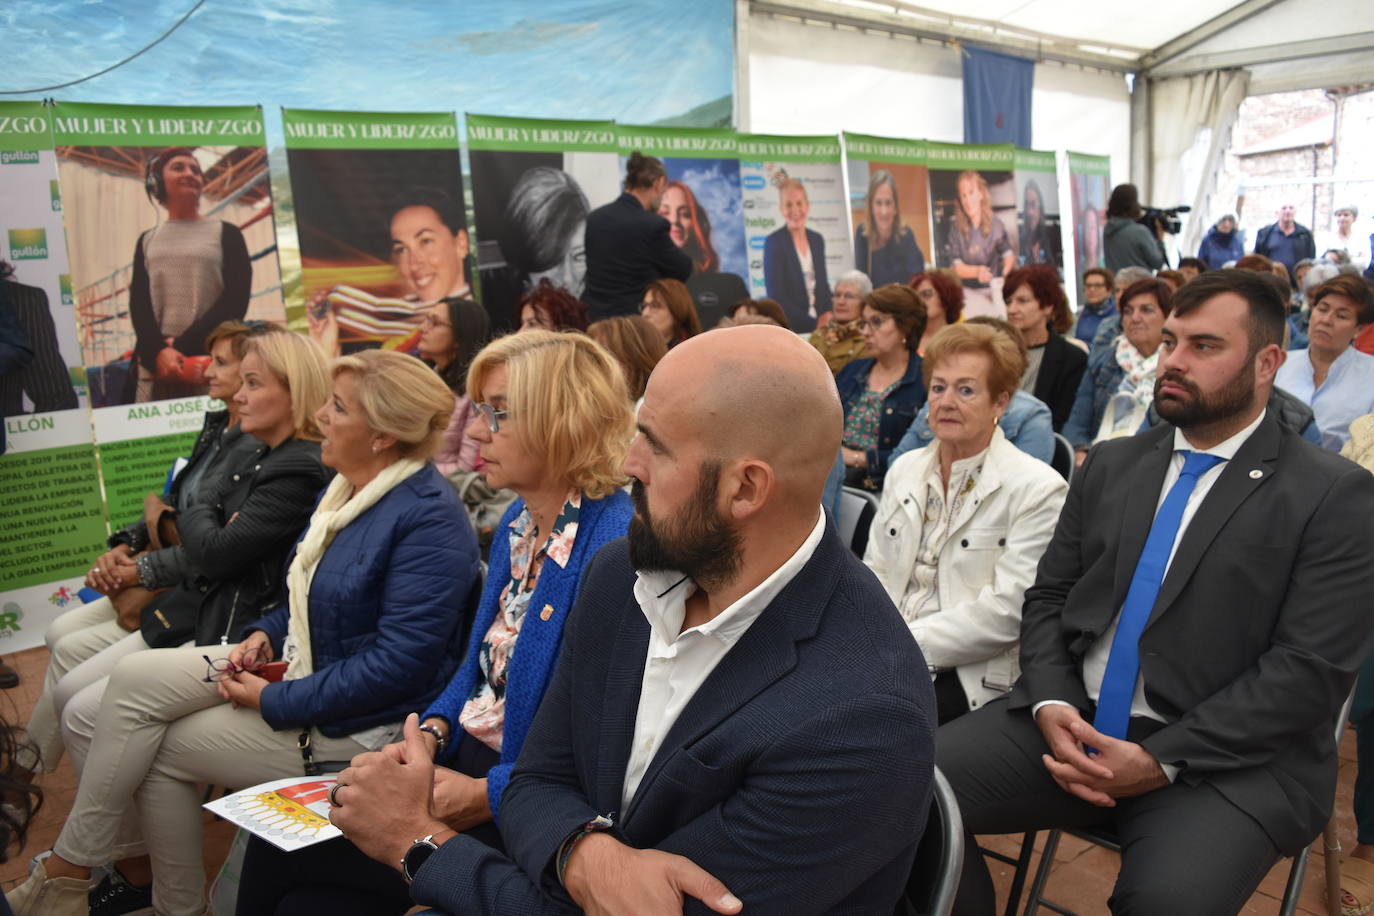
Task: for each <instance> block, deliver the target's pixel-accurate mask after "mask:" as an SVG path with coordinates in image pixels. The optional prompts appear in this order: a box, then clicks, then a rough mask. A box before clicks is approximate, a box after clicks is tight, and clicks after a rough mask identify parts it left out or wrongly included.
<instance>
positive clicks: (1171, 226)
mask: <svg viewBox="0 0 1374 916" xmlns="http://www.w3.org/2000/svg"><path fill="white" fill-rule="evenodd" d="M1143 209H1144V211H1145V212H1144V213H1142V214H1140V219H1138V220H1136V222H1137V223H1140V225H1142V226H1144V227H1145V228H1146V229H1149V230H1150V232H1151V234H1153V233H1154V231H1155V223H1156V222H1158V223H1159V225H1161V226H1163V227H1164V231H1165V232H1167V233H1169V234H1170V235H1178V234H1179V233H1180V232H1182V231H1183V223H1181V222H1180V221H1179V218H1178V215H1179V214H1180V213H1191V212H1193V208H1192V207H1189V206H1185V205H1179V206H1177V207H1170V208H1169V209H1168V210H1161V209H1160V208H1159V207H1144V208H1143Z"/></svg>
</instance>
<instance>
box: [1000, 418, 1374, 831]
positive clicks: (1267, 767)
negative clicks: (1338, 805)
mask: <svg viewBox="0 0 1374 916" xmlns="http://www.w3.org/2000/svg"><path fill="white" fill-rule="evenodd" d="M1173 434H1174V429H1173V427H1172V426H1168V425H1165V426H1162V427H1159V428H1156V429H1152V430H1150V431H1148V432H1145V433H1141V434H1139V435H1137V436H1134V437H1132V438H1129V439H1116V440H1111V441H1108V442H1104V443H1102V444H1101V445H1099V446H1097V447H1096V448H1094V449H1093V451H1092V452H1090V453H1089V455H1088V458H1087V460H1086V461H1085V462H1084V464H1083V467H1082V469H1081V470H1080V471H1079V473H1077V474H1075V475H1074V479H1073V485H1072V487H1071V488H1070V490H1069V496H1068V500H1067V502H1066V503H1065V505H1064V511H1063V514H1062V515H1061V517H1060V520H1059V526H1058V528H1057V529H1056V530H1055V535H1054V539H1053V540H1052V541H1051V542H1050V546H1049V548H1048V549H1047V550H1046V552H1045V556H1044V558H1043V559H1042V560H1041V562H1040V568H1039V571H1038V575H1037V580H1036V583H1035V585H1034V586H1032V587H1031V588H1030V589H1029V590H1028V591H1027V592H1026V603H1025V607H1024V610H1023V614H1022V629H1021V668H1022V675H1021V679H1020V681H1019V682H1018V683H1017V685H1016V687H1015V689H1014V690H1013V692H1012V697H1011V704H1012V706H1013V707H1016V706H1021V707H1025V706H1029V705H1032V704H1034V703H1037V702H1039V701H1041V700H1048V699H1061V700H1067V701H1069V702H1071V703H1073V704H1074V705H1075V706H1077V707H1078V708H1079V710H1081V711H1082V712H1084V713H1085V714H1086V713H1090V712H1091V709H1090V707H1091V704H1090V702H1089V700H1088V696H1087V693H1086V691H1085V689H1084V686H1083V657H1084V654H1085V653H1086V652H1087V650H1088V648H1089V647H1090V646H1091V645H1092V643H1093V641H1094V640H1096V639H1097V638H1098V637H1099V636H1100V635H1101V634H1102V633H1103V632H1104V631H1105V630H1106V629H1107V627H1108V626H1109V625H1110V624H1111V622H1112V620H1113V619H1114V618H1115V616H1116V614H1117V611H1118V609H1119V608H1120V607H1121V604H1122V601H1123V600H1124V599H1125V596H1126V589H1127V588H1128V586H1129V585H1130V581H1131V576H1132V574H1133V573H1134V571H1135V565H1136V562H1137V560H1138V558H1139V556H1140V553H1141V550H1142V549H1143V548H1144V546H1145V539H1146V536H1147V535H1148V533H1149V529H1150V524H1151V522H1152V521H1153V519H1154V513H1155V507H1156V504H1157V502H1158V499H1159V492H1160V487H1161V486H1162V485H1163V481H1164V475H1165V471H1166V470H1167V467H1168V464H1169V460H1170V457H1171V456H1172V453H1173V448H1172V446H1173ZM1372 543H1374V476H1371V475H1370V473H1369V472H1368V471H1366V470H1364V469H1363V468H1361V467H1359V466H1358V465H1355V464H1353V463H1351V462H1349V461H1346V460H1345V459H1342V458H1340V457H1338V456H1336V455H1333V454H1331V453H1330V452H1326V451H1323V450H1322V449H1320V448H1317V447H1316V446H1314V445H1312V444H1311V443H1309V442H1306V441H1304V440H1303V439H1301V438H1300V437H1298V436H1297V435H1295V434H1294V433H1292V432H1291V431H1289V430H1287V429H1284V428H1282V427H1281V426H1280V425H1279V424H1278V422H1277V421H1276V420H1275V418H1274V415H1273V413H1272V412H1271V413H1270V414H1269V415H1267V416H1266V417H1265V419H1264V421H1263V422H1262V423H1261V424H1260V425H1259V427H1258V428H1257V429H1256V430H1255V432H1254V434H1253V435H1252V436H1251V437H1250V439H1249V440H1248V441H1246V443H1245V444H1244V445H1243V446H1242V447H1241V449H1240V451H1239V452H1238V453H1237V454H1236V457H1235V458H1234V459H1233V460H1232V461H1230V462H1229V463H1228V465H1227V466H1226V467H1225V468H1224V469H1223V470H1222V472H1221V476H1220V477H1219V478H1218V479H1217V481H1216V484H1215V485H1214V486H1213V487H1212V489H1211V491H1210V492H1209V493H1208V494H1207V497H1206V499H1205V500H1204V501H1203V503H1202V505H1201V507H1200V508H1199V510H1198V512H1197V515H1196V516H1195V517H1194V518H1193V520H1192V522H1191V523H1190V524H1189V526H1188V528H1187V529H1186V530H1185V531H1184V534H1183V539H1182V541H1181V542H1180V543H1179V546H1178V551H1177V553H1176V554H1175V556H1174V560H1173V563H1172V564H1171V565H1170V567H1169V571H1168V573H1167V575H1166V576H1165V579H1164V583H1163V586H1162V588H1161V589H1160V593H1159V598H1158V600H1157V601H1156V603H1155V606H1154V609H1153V611H1152V612H1151V615H1150V620H1149V622H1148V623H1147V624H1146V627H1145V631H1144V633H1143V634H1142V635H1141V638H1140V664H1141V672H1142V674H1143V676H1144V682H1145V695H1146V699H1147V700H1148V701H1149V703H1150V707H1151V708H1152V709H1154V710H1155V711H1156V712H1158V713H1159V714H1160V715H1161V716H1163V717H1164V718H1165V720H1166V724H1164V725H1163V726H1160V727H1158V728H1157V730H1154V731H1153V733H1151V734H1149V736H1148V737H1146V738H1144V740H1143V742H1142V743H1143V744H1144V746H1145V747H1146V749H1148V750H1149V751H1150V752H1151V753H1152V754H1154V755H1155V757H1157V758H1158V759H1159V760H1160V761H1161V762H1163V763H1168V764H1174V765H1176V766H1178V767H1180V768H1181V772H1180V773H1179V776H1178V778H1179V779H1180V780H1183V781H1185V782H1187V783H1190V784H1198V783H1204V782H1205V783H1208V784H1210V785H1211V786H1213V787H1214V788H1216V789H1217V790H1218V791H1219V792H1221V793H1222V795H1224V796H1225V797H1226V798H1227V799H1229V800H1230V801H1231V802H1232V803H1234V804H1235V805H1236V806H1237V807H1239V808H1241V809H1242V810H1244V811H1246V812H1248V813H1249V814H1250V815H1251V816H1253V817H1254V818H1255V819H1256V820H1258V821H1259V822H1260V824H1261V825H1262V826H1263V827H1264V828H1265V830H1266V831H1267V832H1268V833H1269V835H1270V838H1271V839H1273V841H1274V843H1275V845H1276V846H1278V847H1279V849H1280V850H1282V851H1283V852H1284V853H1285V854H1288V855H1291V854H1293V853H1295V852H1296V851H1297V850H1298V849H1300V848H1302V847H1303V846H1304V845H1306V844H1307V843H1309V842H1311V840H1312V838H1313V837H1314V836H1316V834H1317V833H1318V832H1319V831H1320V830H1321V828H1322V826H1323V825H1324V824H1325V823H1326V821H1327V819H1328V817H1329V816H1330V813H1331V805H1332V796H1333V794H1334V791H1335V784H1336V749H1335V746H1334V743H1333V740H1332V732H1333V730H1334V718H1335V715H1336V713H1337V711H1338V710H1339V708H1340V706H1341V703H1342V702H1343V700H1344V699H1345V697H1346V695H1347V693H1348V692H1349V691H1350V687H1351V684H1352V683H1353V682H1354V679H1355V673H1356V671H1357V670H1358V669H1359V667H1360V665H1361V663H1363V662H1364V660H1365V656H1366V655H1368V653H1369V650H1370V646H1371V643H1374V626H1371V625H1370V623H1371V619H1370V614H1369V602H1370V599H1371V596H1374V563H1371V562H1370V558H1369V557H1370V554H1369V545H1370V544H1372Z"/></svg>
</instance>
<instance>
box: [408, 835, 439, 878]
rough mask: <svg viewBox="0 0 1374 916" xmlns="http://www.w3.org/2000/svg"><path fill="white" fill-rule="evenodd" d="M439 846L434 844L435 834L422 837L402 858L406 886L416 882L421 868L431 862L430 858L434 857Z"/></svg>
mask: <svg viewBox="0 0 1374 916" xmlns="http://www.w3.org/2000/svg"><path fill="white" fill-rule="evenodd" d="M438 848H439V845H438V844H437V843H435V842H434V834H432V833H431V834H430V835H429V836H422V837H420V838H419V839H418V840H416V841H415V842H414V843H411V844H410V848H409V849H407V850H406V854H405V855H404V856H402V857H401V874H402V875H404V876H405V879H406V884H409V883H410V882H412V881H414V880H415V876H416V875H417V874H419V873H420V867H421V866H422V865H424V864H425V863H426V862H428V861H429V857H430V856H432V855H434V851H435V850H436V849H438Z"/></svg>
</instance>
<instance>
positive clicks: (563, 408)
mask: <svg viewBox="0 0 1374 916" xmlns="http://www.w3.org/2000/svg"><path fill="white" fill-rule="evenodd" d="M497 367H505V370H506V373H507V377H508V380H509V381H508V384H509V391H508V393H507V395H506V412H508V413H509V414H510V416H512V417H518V418H519V420H520V423H519V426H518V430H519V431H518V433H517V435H518V436H520V437H521V439H522V440H523V441H522V442H521V445H522V446H524V447H525V448H526V449H528V450H530V451H531V452H533V453H535V454H538V455H539V456H541V458H542V459H543V461H544V463H545V466H546V472H547V473H548V474H549V475H550V476H552V477H566V478H567V481H568V483H569V484H570V485H571V486H572V487H573V488H575V489H578V490H583V491H585V492H586V494H587V495H588V496H590V497H591V498H593V499H601V498H602V497H605V496H606V495H608V494H610V493H611V492H612V491H614V490H616V489H618V488H620V487H622V486H624V484H625V480H626V478H625V474H624V471H623V470H622V469H621V465H622V464H623V463H624V461H625V453H626V452H627V451H629V447H630V440H631V439H632V438H634V418H633V417H632V416H631V414H630V408H629V403H630V395H629V391H628V389H627V388H626V386H625V378H624V375H623V374H622V372H621V370H620V367H619V366H618V365H617V364H616V362H615V358H614V357H612V356H611V354H609V353H608V352H606V350H605V349H604V348H602V347H601V346H600V345H599V344H597V343H596V342H595V341H594V340H592V339H591V338H590V337H584V336H582V335H580V334H556V333H554V332H552V331H523V332H521V333H520V334H511V335H507V336H505V337H502V338H499V339H498V340H495V341H493V342H492V343H490V344H488V345H487V347H486V348H485V349H483V350H482V352H481V353H479V354H477V358H476V359H475V360H473V362H472V366H471V368H469V369H468V397H470V398H472V400H473V402H474V403H478V404H479V405H480V402H481V399H482V387H483V385H484V384H485V382H486V380H487V378H488V376H490V375H491V374H492V372H493V371H494V370H495V369H496V368H497Z"/></svg>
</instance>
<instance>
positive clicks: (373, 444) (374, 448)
mask: <svg viewBox="0 0 1374 916" xmlns="http://www.w3.org/2000/svg"><path fill="white" fill-rule="evenodd" d="M380 451H381V448H380V447H379V446H378V445H377V443H375V442H374V443H372V454H374V455H375V454H377V453H378V452H380Z"/></svg>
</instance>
